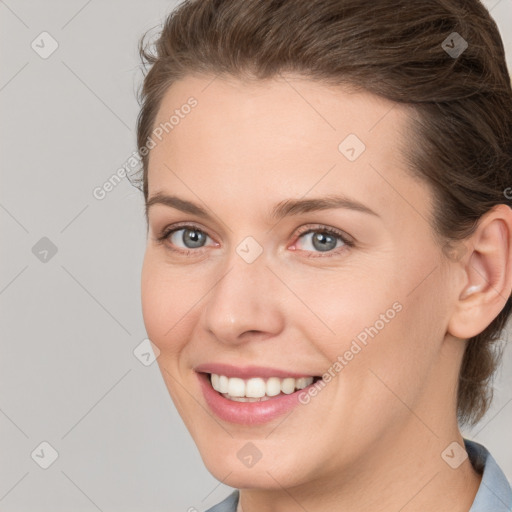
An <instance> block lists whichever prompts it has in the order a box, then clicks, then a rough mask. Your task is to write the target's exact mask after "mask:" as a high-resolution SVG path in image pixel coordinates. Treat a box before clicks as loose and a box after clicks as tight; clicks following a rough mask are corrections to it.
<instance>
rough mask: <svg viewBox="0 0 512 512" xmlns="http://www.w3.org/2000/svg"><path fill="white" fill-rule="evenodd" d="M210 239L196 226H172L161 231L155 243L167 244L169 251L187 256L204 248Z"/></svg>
mask: <svg viewBox="0 0 512 512" xmlns="http://www.w3.org/2000/svg"><path fill="white" fill-rule="evenodd" d="M208 240H210V241H211V238H210V237H209V236H208V235H207V234H206V233H205V232H204V231H203V230H201V229H199V228H198V227H196V226H192V225H186V226H178V227H176V226H173V227H168V228H166V229H164V230H163V232H162V233H161V234H159V235H158V237H157V242H160V243H164V242H168V245H169V246H170V249H171V250H175V251H177V252H183V253H186V254H189V253H191V252H198V251H195V250H197V249H201V248H202V247H204V246H205V244H206V242H207V241H208Z"/></svg>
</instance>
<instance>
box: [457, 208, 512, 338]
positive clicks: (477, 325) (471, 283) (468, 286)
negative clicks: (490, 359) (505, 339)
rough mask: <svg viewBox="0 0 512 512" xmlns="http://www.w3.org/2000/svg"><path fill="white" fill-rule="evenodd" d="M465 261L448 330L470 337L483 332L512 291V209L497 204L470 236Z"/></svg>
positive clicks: (484, 216)
mask: <svg viewBox="0 0 512 512" xmlns="http://www.w3.org/2000/svg"><path fill="white" fill-rule="evenodd" d="M469 242H470V243H469V244H468V245H469V246H470V247H472V250H471V252H470V253H469V256H468V257H467V258H464V262H463V264H464V265H465V266H464V273H465V284H464V288H463V289H462V290H461V291H460V293H459V296H458V298H457V300H456V304H455V308H454V310H453V314H452V316H451V318H450V321H449V324H448V332H449V333H450V334H452V335H453V336H456V337H458V338H463V339H468V338H472V337H473V336H476V335H477V334H480V333H481V332H482V331H483V330H484V329H485V328H486V327H487V326H488V325H489V324H491V323H492V321H493V320H494V319H495V318H496V317H497V316H498V314H499V313H500V311H501V310H502V309H503V308H504V306H505V304H506V302H507V300H508V298H509V297H510V294H511V290H512V210H511V209H510V208H509V207H508V206H506V205H497V206H495V207H494V208H493V209H492V210H490V211H489V212H487V213H486V214H485V215H483V216H482V218H481V219H480V221H479V223H478V226H477V229H476V230H475V232H474V233H473V235H471V236H470V237H469Z"/></svg>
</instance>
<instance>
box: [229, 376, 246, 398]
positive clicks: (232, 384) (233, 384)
mask: <svg viewBox="0 0 512 512" xmlns="http://www.w3.org/2000/svg"><path fill="white" fill-rule="evenodd" d="M227 393H228V395H231V396H240V397H242V396H245V382H244V381H243V380H242V379H239V378H238V377H233V378H232V379H229V381H228V391H227Z"/></svg>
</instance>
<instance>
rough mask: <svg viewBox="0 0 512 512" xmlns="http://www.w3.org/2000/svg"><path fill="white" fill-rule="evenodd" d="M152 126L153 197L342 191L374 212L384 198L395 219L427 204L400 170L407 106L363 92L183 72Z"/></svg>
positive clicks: (292, 79)
mask: <svg viewBox="0 0 512 512" xmlns="http://www.w3.org/2000/svg"><path fill="white" fill-rule="evenodd" d="M191 98H193V100H192V101H191ZM191 104H194V105H195V106H193V107H192V108H189V107H188V106H187V105H191ZM171 118H173V119H172V121H171V122H170V120H171ZM159 127H160V135H159V137H153V139H154V142H155V143H156V146H155V147H154V148H153V149H152V150H151V152H150V159H149V183H148V185H149V196H150V197H151V195H152V194H154V193H156V192H161V191H164V192H168V193H169V192H171V191H176V189H179V190H181V191H183V192H184V194H185V195H187V196H188V197H190V195H191V194H190V190H188V191H187V186H188V188H190V186H193V187H194V191H195V193H196V194H197V195H198V196H199V197H205V198H208V197H210V196H211V195H212V193H213V191H215V193H216V195H218V196H222V197H224V198H226V199H228V200H232V201H233V204H236V201H237V200H238V201H239V204H240V205H241V206H242V205H246V206H247V205H249V204H251V205H252V204H254V205H256V204H257V203H261V201H262V200H265V201H272V202H278V201H279V200H282V199H283V198H288V197H303V196H304V195H305V194H310V195H321V194H325V193H332V192H340V193H344V194H346V195H350V196H354V197H357V198H359V199H360V200H363V199H366V200H367V201H370V203H371V204H372V208H373V209H376V210H378V209H379V208H380V209H386V208H387V209H388V210H389V202H390V200H391V201H393V203H394V204H397V205H398V206H399V207H398V208H397V210H396V211H395V212H394V215H395V216H399V215H402V214H403V210H404V208H405V209H408V208H410V207H411V206H410V204H409V205H408V203H410V202H411V201H415V202H418V201H421V202H422V203H425V202H426V201H425V190H424V186H423V184H421V183H418V182H417V181H416V180H413V179H412V178H411V177H410V176H409V175H408V173H406V171H405V169H406V164H405V162H404V158H403V152H402V145H403V144H404V143H408V141H407V140H406V136H407V134H408V133H409V132H408V115H407V110H406V108H405V107H403V106H401V105H398V104H396V103H393V102H391V101H388V100H386V99H383V98H380V97H378V96H375V95H373V94H370V93H368V92H366V91H357V92H356V91H355V90H353V89H352V90H351V89H348V88H345V87H340V86H328V85H325V84H321V83H319V82H317V81H312V80H309V79H306V78H304V77H297V76H292V75H283V76H281V77H279V78H276V79H272V80H264V81H263V80H258V81H242V80H239V79H236V78H233V77H231V78H229V79H228V78H221V77H213V76H187V77H186V78H184V79H182V80H180V81H178V82H176V83H174V84H173V85H172V86H171V87H170V88H169V89H168V91H167V92H166V94H165V96H164V98H163V101H162V103H161V106H160V109H159V112H158V115H157V117H156V121H155V124H154V129H158V128H159ZM159 139H161V140H159ZM184 187H185V188H184ZM212 187H213V188H212ZM241 196H242V197H241ZM404 198H409V199H408V200H407V201H404ZM400 203H401V204H400ZM412 204H414V202H413V203H412ZM407 205H408V206H407ZM418 207H419V208H421V205H420V204H419V203H418ZM425 208H427V206H426V205H425ZM426 211H427V210H426V209H425V213H426Z"/></svg>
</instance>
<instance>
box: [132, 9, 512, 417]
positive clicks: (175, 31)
mask: <svg viewBox="0 0 512 512" xmlns="http://www.w3.org/2000/svg"><path fill="white" fill-rule="evenodd" d="M454 33H456V34H454ZM466 42H467V47H465V44H466ZM456 44H457V47H456ZM153 46H154V47H153ZM450 49H452V52H451V53H450ZM455 50H458V51H455ZM460 50H463V51H462V53H460ZM139 51H140V55H141V58H142V62H143V64H144V69H145V72H146V74H145V78H144V81H143V86H142V88H141V91H140V103H141V110H140V113H139V117H138V121H137V144H138V147H139V152H140V148H142V147H144V146H145V145H146V144H147V141H148V139H149V137H150V136H151V133H152V130H153V128H154V123H155V118H156V115H157V112H158V109H159V107H160V103H161V101H162V97H163V95H164V93H165V92H166V91H167V89H168V87H169V86H170V85H172V83H173V82H175V81H176V80H178V79H180V78H183V77H184V76H186V75H187V74H192V73H200V74H210V75H212V74H213V75H220V74H226V75H230V76H233V77H237V78H252V79H268V78H273V77H276V76H277V75H279V74H280V73H281V72H292V73H294V74H299V75H301V76H304V77H306V78H310V79H313V80H317V81H320V82H325V83H328V84H339V85H343V84H345V85H351V86H356V87H359V88H362V89H365V90H367V91H369V92H371V93H374V94H376V95H379V96H382V97H384V98H387V99H389V100H392V101H395V102H399V103H402V104H407V105H410V106H412V107H413V111H414V112H415V115H414V116H412V117H411V126H412V128H413V131H412V133H413V134H414V145H413V146H412V148H411V151H407V155H406V157H407V159H408V162H409V163H410V172H411V173H413V174H414V175H416V176H419V177H421V179H423V180H424V181H425V182H426V183H428V184H429V185H430V186H431V187H432V190H433V191H434V197H435V205H434V212H433V215H434V217H433V220H432V224H433V225H432V228H433V231H434V233H435V234H436V235H437V236H438V237H439V240H444V241H445V243H446V244H447V245H446V247H452V246H451V243H452V242H457V241H458V240H462V239H464V238H466V237H467V236H469V235H470V234H471V233H473V231H474V229H475V228H476V225H477V222H478V220H479V219H480V217H481V216H482V215H483V214H484V213H485V212H487V211H488V210H489V209H491V208H492V207H493V206H494V205H497V204H500V203H505V204H507V200H506V198H505V197H504V190H505V189H506V188H507V187H508V186H510V185H511V184H512V90H511V84H510V77H509V74H508V71H507V67H506V62H505V52H504V48H503V43H502V40H501V37H500V35H499V32H498V29H497V26H496V24H495V22H494V21H493V19H492V18H491V16H490V15H489V12H488V11H487V10H486V9H485V7H484V6H483V5H482V4H481V3H480V1H478V0H423V1H421V2H416V1H412V2H411V1H410V0H308V1H303V0H264V1H262V0H185V1H184V2H182V3H181V4H180V5H179V6H178V7H177V8H176V9H175V10H174V11H173V12H171V13H170V15H169V16H168V17H167V19H166V20H165V23H164V25H163V29H162V31H161V33H160V35H159V38H158V39H157V40H156V42H155V43H154V45H153V44H149V43H147V42H146V38H145V37H144V36H143V37H142V38H141V40H140V43H139ZM458 53H460V54H458ZM148 67H149V68H150V69H149V71H147V68H148ZM145 153H146V154H144V155H142V154H141V156H142V164H143V169H142V180H141V181H142V190H143V193H144V198H145V200H146V202H147V200H148V179H147V176H148V174H147V173H148V160H149V156H148V154H147V150H146V151H145ZM450 250H451V249H450ZM447 254H448V255H449V254H450V253H449V252H448V253H447ZM453 254H457V253H456V252H455V253H453ZM511 308H512V304H511V299H510V297H509V298H508V300H507V302H506V305H505V307H504V308H503V310H502V311H501V312H500V313H499V315H498V316H497V317H496V318H495V319H494V320H493V322H492V323H491V324H490V325H489V326H488V327H487V328H486V329H485V330H484V331H483V332H481V333H480V334H478V335H477V336H475V337H473V338H471V339H469V340H468V345H467V348H466V351H465V354H464V358H463V362H462V365H461V369H460V377H459V384H458V401H457V415H458V419H459V422H460V423H461V424H470V425H471V424H475V423H476V422H478V420H480V419H481V417H482V416H483V415H484V413H485V412H486V411H487V409H488V408H489V405H490V402H491V400H492V391H493V388H492V377H493V374H494V372H495V370H496V368H497V366H498V364H499V361H500V358H501V352H500V351H499V350H497V348H498V347H497V345H496V341H497V340H498V339H499V337H500V335H501V332H502V330H503V328H504V326H505V324H506V321H507V319H508V317H509V314H510V311H511Z"/></svg>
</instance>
